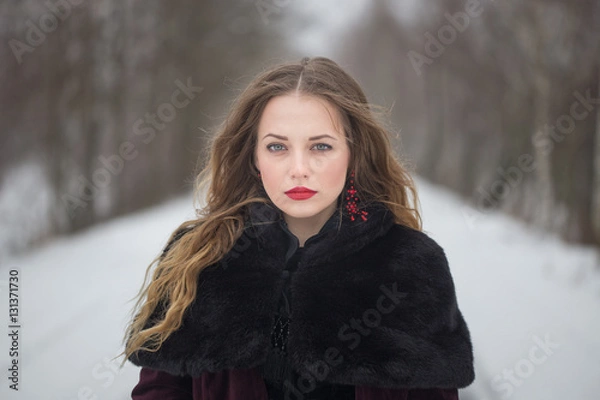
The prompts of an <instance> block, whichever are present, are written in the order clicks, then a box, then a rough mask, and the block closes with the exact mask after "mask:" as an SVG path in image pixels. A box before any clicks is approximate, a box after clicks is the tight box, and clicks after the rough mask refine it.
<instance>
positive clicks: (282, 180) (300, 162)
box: [255, 94, 350, 227]
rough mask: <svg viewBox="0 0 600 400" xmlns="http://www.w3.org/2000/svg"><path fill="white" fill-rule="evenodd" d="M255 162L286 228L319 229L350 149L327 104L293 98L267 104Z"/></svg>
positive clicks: (341, 180) (333, 201) (340, 186)
mask: <svg viewBox="0 0 600 400" xmlns="http://www.w3.org/2000/svg"><path fill="white" fill-rule="evenodd" d="M255 157H256V158H255V162H256V167H257V168H258V170H259V171H260V174H261V179H262V182H263V185H264V188H265V191H266V192H267V195H268V196H269V198H270V199H271V201H272V202H273V204H275V206H276V207H277V208H279V209H280V210H281V211H282V213H283V215H284V218H285V220H286V222H288V224H289V223H290V222H303V223H305V222H311V223H312V222H314V224H315V225H316V226H318V227H320V226H322V225H323V224H324V223H325V222H326V221H327V219H328V218H329V217H330V216H331V215H332V214H333V212H334V211H335V208H336V203H337V198H338V196H339V195H340V193H341V192H342V190H343V189H344V185H345V182H346V171H347V169H348V163H349V160H350V149H349V147H348V144H347V143H346V138H345V135H344V133H343V128H342V123H341V119H340V116H339V115H338V111H337V110H336V109H335V108H334V107H333V106H332V105H331V104H330V103H329V102H327V101H326V100H323V99H320V98H317V97H314V96H308V95H296V94H290V95H284V96H278V97H274V98H272V99H271V100H270V101H269V102H268V103H267V105H266V107H265V109H264V111H263V114H262V116H261V118H260V122H259V126H258V137H257V146H256V150H255ZM294 188H296V189H297V190H298V193H293V190H294ZM303 190H304V192H302V191H303ZM300 220H302V221H300Z"/></svg>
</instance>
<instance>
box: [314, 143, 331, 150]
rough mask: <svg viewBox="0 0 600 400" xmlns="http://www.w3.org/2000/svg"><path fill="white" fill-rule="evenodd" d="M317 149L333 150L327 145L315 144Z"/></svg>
mask: <svg viewBox="0 0 600 400" xmlns="http://www.w3.org/2000/svg"><path fill="white" fill-rule="evenodd" d="M315 148H316V149H317V150H321V151H322V150H331V146H330V145H328V144H326V143H317V144H315Z"/></svg>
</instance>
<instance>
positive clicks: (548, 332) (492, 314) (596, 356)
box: [0, 179, 600, 400]
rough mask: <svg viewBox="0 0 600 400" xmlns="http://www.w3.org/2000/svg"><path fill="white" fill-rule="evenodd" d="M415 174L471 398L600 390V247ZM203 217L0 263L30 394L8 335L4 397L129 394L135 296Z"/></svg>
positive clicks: (130, 228) (123, 222) (156, 215)
mask: <svg viewBox="0 0 600 400" xmlns="http://www.w3.org/2000/svg"><path fill="white" fill-rule="evenodd" d="M417 183H418V187H419V190H420V195H421V201H422V208H423V216H424V222H425V224H424V225H425V231H426V232H427V233H428V234H429V235H430V236H431V237H433V238H434V239H435V240H436V241H438V243H439V244H440V245H441V246H442V247H443V248H444V249H445V250H446V254H447V256H448V260H449V262H450V267H451V270H452V273H453V276H454V279H455V284H456V288H457V294H458V300H459V305H460V307H461V310H462V312H463V314H464V316H465V318H466V320H467V323H468V324H469V328H470V329H471V334H472V336H473V343H474V347H475V357H476V369H477V371H476V372H477V379H476V382H475V383H474V384H473V385H472V386H471V387H470V388H469V389H467V390H464V391H462V397H461V398H462V399H463V400H486V399H487V400H493V399H514V400H532V399H544V400H553V399H556V400H558V399H560V400H564V399H567V398H568V399H577V400H580V399H581V400H595V399H597V396H598V393H600V380H599V379H598V378H599V377H600V362H599V361H598V360H600V340H599V339H598V332H600V271H599V270H598V263H599V261H598V258H597V254H596V253H595V252H594V251H592V250H591V249H589V248H584V247H578V246H570V245H565V244H563V243H562V242H560V241H559V240H556V239H555V238H554V237H553V236H548V235H542V234H540V233H539V232H534V231H531V230H529V229H528V228H526V227H524V226H523V225H522V224H520V223H518V222H516V221H513V220H511V219H510V218H508V217H506V216H503V215H499V214H496V213H484V214H482V213H478V212H477V211H476V210H474V209H472V208H470V207H467V206H465V205H464V203H463V202H461V201H460V200H459V199H458V198H457V197H455V196H454V195H452V194H450V193H449V192H447V191H445V190H443V189H441V188H439V187H436V186H432V185H430V184H428V183H426V182H425V181H423V180H421V179H418V180H417ZM192 215H193V209H192V202H191V198H188V197H186V198H182V199H178V200H175V201H171V202H169V203H167V204H164V205H162V206H159V207H155V208H152V209H149V210H146V211H143V212H140V213H136V214H134V215H130V216H127V217H124V218H121V219H118V220H114V221H111V222H109V223H106V224H103V225H101V226H96V227H94V228H92V229H89V230H87V231H85V232H83V233H80V234H78V235H76V236H72V237H65V238H61V239H59V240H56V241H54V242H52V243H49V244H47V245H46V246H44V247H43V248H40V249H38V250H36V251H33V252H31V253H29V254H27V255H24V256H21V257H19V258H16V259H12V260H10V261H9V262H6V263H4V264H3V265H1V267H0V290H1V293H0V310H5V311H0V315H1V317H0V319H2V321H6V322H5V323H4V325H5V326H6V327H7V328H6V329H7V330H8V322H7V319H8V293H7V292H8V279H9V270H12V269H15V270H18V271H19V296H20V297H19V300H20V302H19V307H20V310H19V313H20V315H19V316H20V318H21V319H20V322H21V329H20V336H19V352H20V360H19V374H20V376H19V377H20V381H19V391H18V392H15V391H13V390H10V389H9V384H10V381H9V380H8V376H9V372H8V368H9V367H10V365H9V362H10V358H9V356H8V351H9V347H10V343H9V336H8V335H7V334H3V335H0V354H1V356H0V366H1V368H2V371H4V372H2V379H1V381H0V382H2V383H1V386H0V398H2V399H32V400H34V399H35V400H38V399H60V400H75V399H78V400H79V399H98V400H101V399H110V400H120V399H128V398H130V392H131V388H132V387H133V386H134V385H135V383H136V382H137V374H138V368H137V367H134V366H133V365H131V364H129V363H128V364H126V366H125V367H124V368H123V369H122V370H120V369H119V368H118V364H119V362H120V359H119V360H111V359H112V358H113V357H115V356H116V355H117V354H118V353H119V352H120V351H121V350H122V348H121V339H122V335H123V331H124V327H125V323H126V321H127V318H128V316H129V311H130V309H131V307H132V305H133V303H132V302H131V301H130V300H131V299H132V298H133V296H135V294H136V292H137V290H138V289H139V286H140V285H141V282H142V279H143V275H144V272H145V269H146V267H147V265H148V263H149V262H150V261H151V260H152V258H153V257H154V256H155V255H157V253H158V252H159V251H160V249H161V248H162V246H163V245H164V243H165V241H166V240H167V238H168V236H169V234H170V232H171V231H172V230H173V229H174V228H175V227H176V226H177V225H178V224H179V223H180V222H182V221H183V220H184V219H187V218H189V217H191V216H192Z"/></svg>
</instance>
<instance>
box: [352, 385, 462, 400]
mask: <svg viewBox="0 0 600 400" xmlns="http://www.w3.org/2000/svg"><path fill="white" fill-rule="evenodd" d="M356 400H458V389H384V388H376V387H368V386H357V387H356Z"/></svg>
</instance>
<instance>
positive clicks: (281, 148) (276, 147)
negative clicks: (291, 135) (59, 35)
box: [267, 143, 284, 151]
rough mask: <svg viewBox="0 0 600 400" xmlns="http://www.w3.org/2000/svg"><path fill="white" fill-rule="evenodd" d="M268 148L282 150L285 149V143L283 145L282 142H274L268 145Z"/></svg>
mask: <svg viewBox="0 0 600 400" xmlns="http://www.w3.org/2000/svg"><path fill="white" fill-rule="evenodd" d="M267 149H268V150H269V151H280V150H283V149H284V147H283V145H282V144H280V143H273V144H270V145H268V146H267Z"/></svg>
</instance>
